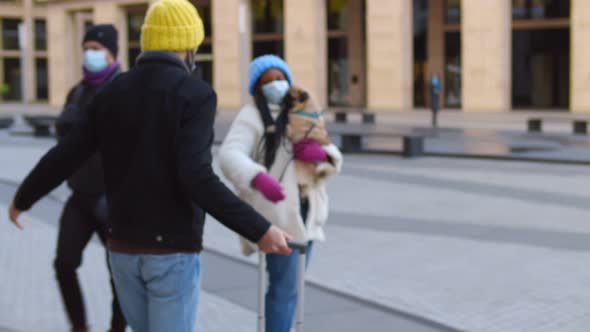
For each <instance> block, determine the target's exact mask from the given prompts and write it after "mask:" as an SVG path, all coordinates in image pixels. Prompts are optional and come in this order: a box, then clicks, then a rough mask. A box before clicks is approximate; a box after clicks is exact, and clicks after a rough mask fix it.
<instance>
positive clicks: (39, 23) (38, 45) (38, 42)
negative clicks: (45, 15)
mask: <svg viewBox="0 0 590 332" xmlns="http://www.w3.org/2000/svg"><path fill="white" fill-rule="evenodd" d="M35 50H37V51H45V50H47V25H46V23H45V20H35Z"/></svg>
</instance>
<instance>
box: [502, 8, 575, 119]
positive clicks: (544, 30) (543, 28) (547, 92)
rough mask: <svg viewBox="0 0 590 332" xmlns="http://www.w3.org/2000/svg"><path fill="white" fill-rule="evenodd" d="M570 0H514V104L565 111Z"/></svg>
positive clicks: (568, 76) (568, 69) (567, 104)
mask: <svg viewBox="0 0 590 332" xmlns="http://www.w3.org/2000/svg"><path fill="white" fill-rule="evenodd" d="M569 11H570V1H563V0H513V1H512V29H513V30H512V107H513V108H518V109H527V108H544V109H551V108H553V109H562V110H566V109H567V108H568V106H569V92H570V68H569V67H570V59H569V58H570V28H569Z"/></svg>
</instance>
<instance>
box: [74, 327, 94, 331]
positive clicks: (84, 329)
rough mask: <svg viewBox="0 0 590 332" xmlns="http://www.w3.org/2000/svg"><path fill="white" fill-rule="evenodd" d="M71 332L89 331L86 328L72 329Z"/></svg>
mask: <svg viewBox="0 0 590 332" xmlns="http://www.w3.org/2000/svg"><path fill="white" fill-rule="evenodd" d="M72 332H90V330H89V329H88V328H87V327H85V328H83V329H77V328H73V329H72Z"/></svg>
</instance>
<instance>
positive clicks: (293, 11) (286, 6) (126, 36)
mask: <svg viewBox="0 0 590 332" xmlns="http://www.w3.org/2000/svg"><path fill="white" fill-rule="evenodd" d="M191 2H192V3H193V4H194V5H195V7H196V8H197V9H198V11H199V13H200V14H201V16H202V18H203V21H204V23H205V30H206V39H205V42H204V43H203V45H202V46H201V47H200V50H199V56H198V58H197V70H196V73H195V75H198V76H200V77H202V78H203V79H204V80H206V81H207V82H209V83H210V84H212V85H213V86H214V87H215V89H216V90H217V92H218V94H219V105H220V108H221V109H235V108H237V107H239V106H240V105H241V104H242V103H244V102H247V100H248V96H247V95H246V94H245V93H244V91H245V87H244V86H245V85H244V84H245V82H246V76H247V64H248V63H249V61H250V60H251V59H252V58H253V57H256V56H258V55H262V54H277V55H279V56H282V57H284V58H285V59H286V60H287V61H288V62H289V64H290V66H291V67H292V69H293V71H294V76H295V79H296V81H297V83H298V84H300V85H302V86H304V87H305V88H307V89H308V90H309V91H310V92H311V93H313V94H314V95H315V96H316V97H317V99H318V100H319V101H320V102H321V103H322V104H323V105H325V106H326V107H331V108H355V109H365V108H366V109H371V110H375V111H412V110H415V109H419V108H426V107H429V105H430V100H429V83H430V79H431V77H432V75H434V74H436V75H438V76H439V77H440V78H441V82H442V84H443V90H442V91H443V93H442V96H441V102H442V105H443V107H446V108H451V109H461V110H463V111H465V112H478V111H518V110H561V111H571V112H590V94H589V93H588V91H589V89H590V63H588V61H587V60H586V59H587V57H586V53H588V52H589V51H586V50H590V48H588V47H587V46H586V42H585V41H586V40H588V39H589V37H590V1H586V0H569V1H567V0H497V1H486V0H297V1H290V0H215V1H212V0H191ZM149 3H150V1H148V0H143V1H141V0H45V1H43V0H0V102H3V103H12V102H15V103H17V102H21V101H23V100H24V101H25V102H26V103H49V104H50V105H53V106H58V105H61V104H62V103H63V100H64V97H65V94H66V93H67V90H68V89H69V87H70V86H71V85H73V84H74V83H75V82H76V81H77V80H78V79H79V77H80V75H81V61H80V58H81V50H80V47H79V45H80V44H79V42H80V40H81V38H82V36H83V34H84V32H85V30H86V29H87V28H88V27H89V26H91V25H92V24H96V23H113V24H115V25H116V26H117V28H118V29H119V31H120V36H121V45H120V49H121V50H123V51H122V52H120V56H119V58H120V61H121V62H122V63H123V65H124V67H125V68H126V69H128V68H131V67H133V65H134V63H135V59H136V58H137V56H138V54H139V53H140V42H139V39H140V33H141V25H142V23H143V18H144V16H145V13H146V11H147V8H148V6H149ZM19 26H22V27H24V29H23V28H21V31H20V32H19ZM19 41H24V42H19Z"/></svg>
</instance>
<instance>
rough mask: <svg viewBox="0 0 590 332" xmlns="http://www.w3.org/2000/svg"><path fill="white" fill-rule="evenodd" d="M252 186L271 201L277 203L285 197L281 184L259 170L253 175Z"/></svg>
mask: <svg viewBox="0 0 590 332" xmlns="http://www.w3.org/2000/svg"><path fill="white" fill-rule="evenodd" d="M252 186H254V188H256V190H258V191H260V193H262V195H263V196H264V197H266V199H268V200H269V201H271V202H273V203H278V202H280V201H282V200H284V199H285V194H284V193H283V187H282V186H281V184H280V183H279V182H278V181H277V180H275V179H274V178H273V177H272V176H270V175H268V174H267V173H265V172H260V173H258V175H256V177H254V180H252Z"/></svg>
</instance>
